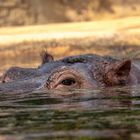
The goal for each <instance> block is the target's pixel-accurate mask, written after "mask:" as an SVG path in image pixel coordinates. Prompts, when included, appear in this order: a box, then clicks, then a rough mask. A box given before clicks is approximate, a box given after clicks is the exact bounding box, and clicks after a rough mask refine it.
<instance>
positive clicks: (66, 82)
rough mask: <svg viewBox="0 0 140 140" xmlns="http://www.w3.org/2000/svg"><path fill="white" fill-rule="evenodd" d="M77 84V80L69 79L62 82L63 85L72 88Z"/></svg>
mask: <svg viewBox="0 0 140 140" xmlns="http://www.w3.org/2000/svg"><path fill="white" fill-rule="evenodd" d="M75 83H76V81H75V79H73V78H67V79H64V80H62V81H61V84H63V85H65V86H71V85H74V84H75Z"/></svg>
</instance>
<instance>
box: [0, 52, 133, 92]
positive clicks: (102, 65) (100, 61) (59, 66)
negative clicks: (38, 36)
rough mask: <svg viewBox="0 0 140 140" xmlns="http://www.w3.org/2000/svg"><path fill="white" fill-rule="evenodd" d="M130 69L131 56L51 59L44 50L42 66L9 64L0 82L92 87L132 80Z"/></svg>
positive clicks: (61, 88) (48, 87) (78, 87)
mask: <svg viewBox="0 0 140 140" xmlns="http://www.w3.org/2000/svg"><path fill="white" fill-rule="evenodd" d="M130 72H131V61H130V60H116V59H113V58H111V57H108V56H104V57H102V56H99V55H94V54H85V55H78V56H70V57H66V58H63V59H60V60H55V61H54V59H53V57H52V56H51V55H49V54H48V53H46V52H44V53H43V54H42V64H41V66H39V67H38V68H19V67H12V68H10V69H9V70H8V71H7V72H6V73H5V74H4V75H3V77H2V80H1V81H2V83H13V82H16V83H17V84H18V83H22V84H21V85H24V86H25V84H26V85H27V87H26V86H25V87H26V88H28V87H30V86H29V85H30V84H31V83H35V84H34V85H35V86H32V88H34V89H36V88H43V89H47V90H50V89H56V90H71V89H87V88H88V89H89V88H91V89H93V88H97V87H108V86H119V85H127V84H129V83H130V81H131V74H130ZM21 81H23V82H21ZM31 81H32V82H31ZM33 81H34V82H33ZM37 83H38V84H37ZM16 87H17V86H16ZM21 88H22V86H21Z"/></svg>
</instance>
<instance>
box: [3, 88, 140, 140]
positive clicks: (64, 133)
mask: <svg viewBox="0 0 140 140" xmlns="http://www.w3.org/2000/svg"><path fill="white" fill-rule="evenodd" d="M0 101H1V102H0V139H1V140H46V139H54V140H59V139H63V140H71V139H75V140H91V139H93V140H94V139H96V140H109V139H110V140H112V139H113V140H114V139H116V140H126V139H127V140H137V139H140V86H133V87H123V88H119V87H118V88H108V89H97V90H90V91H89V90H75V91H71V92H61V91H48V92H46V91H33V92H24V93H22V92H21V93H3V92H1V94H0Z"/></svg>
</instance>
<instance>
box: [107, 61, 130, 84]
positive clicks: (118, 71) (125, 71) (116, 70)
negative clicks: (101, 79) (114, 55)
mask: <svg viewBox="0 0 140 140" xmlns="http://www.w3.org/2000/svg"><path fill="white" fill-rule="evenodd" d="M130 70H131V60H123V61H119V62H116V63H113V64H111V65H109V66H107V67H106V74H105V77H106V81H107V84H110V85H125V84H126V83H127V80H128V76H129V74H130Z"/></svg>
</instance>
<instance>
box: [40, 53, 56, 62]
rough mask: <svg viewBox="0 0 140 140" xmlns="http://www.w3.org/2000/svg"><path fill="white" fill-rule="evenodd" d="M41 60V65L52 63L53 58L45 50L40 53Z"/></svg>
mask: <svg viewBox="0 0 140 140" xmlns="http://www.w3.org/2000/svg"><path fill="white" fill-rule="evenodd" d="M41 59H42V62H41V64H42V65H43V64H45V63H48V62H52V61H53V60H54V58H53V56H52V55H50V54H49V53H48V52H47V51H46V50H44V51H42V52H41Z"/></svg>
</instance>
